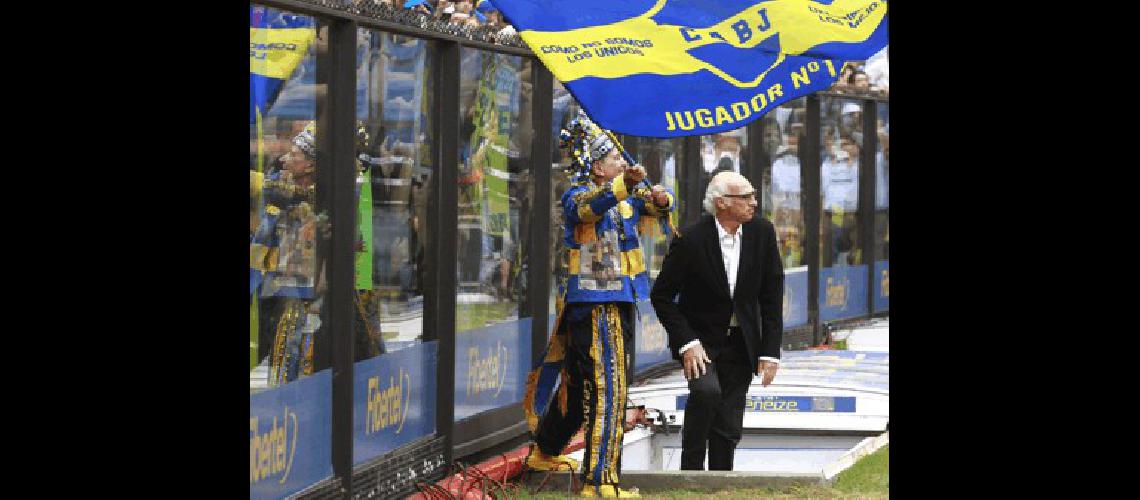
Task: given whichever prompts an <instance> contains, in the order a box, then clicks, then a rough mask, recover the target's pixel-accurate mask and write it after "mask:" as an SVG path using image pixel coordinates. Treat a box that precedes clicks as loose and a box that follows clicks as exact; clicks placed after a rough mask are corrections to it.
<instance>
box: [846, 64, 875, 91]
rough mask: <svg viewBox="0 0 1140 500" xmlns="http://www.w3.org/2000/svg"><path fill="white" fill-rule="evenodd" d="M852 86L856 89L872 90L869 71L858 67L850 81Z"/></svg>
mask: <svg viewBox="0 0 1140 500" xmlns="http://www.w3.org/2000/svg"><path fill="white" fill-rule="evenodd" d="M848 83H850V84H851V85H850V86H851V87H852V88H854V89H855V90H862V91H868V90H871V82H870V79H869V78H868V77H867V73H865V72H863V70H861V69H857V70H855V71H854V72H852V73H851V79H850V80H849V81H848Z"/></svg>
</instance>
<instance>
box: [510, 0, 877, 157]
mask: <svg viewBox="0 0 1140 500" xmlns="http://www.w3.org/2000/svg"><path fill="white" fill-rule="evenodd" d="M495 7H497V8H498V9H499V11H500V12H502V13H503V16H504V17H505V18H506V20H507V21H508V22H509V23H511V24H512V25H513V26H514V27H515V29H516V30H517V31H518V33H519V36H521V37H522V39H523V41H525V42H526V43H527V45H529V46H530V48H531V50H532V51H533V52H534V53H535V54H536V55H537V56H538V58H539V59H540V60H541V61H542V62H543V64H545V65H546V67H547V68H549V69H550V71H551V73H553V74H554V77H555V78H557V79H558V80H559V81H561V82H562V83H563V84H564V85H565V86H566V88H567V89H568V90H569V91H570V93H572V94H573V95H574V97H575V98H576V99H577V100H578V102H579V103H581V105H582V107H583V108H585V109H586V111H587V112H588V113H589V115H590V117H591V118H593V119H594V121H595V122H596V123H598V124H599V125H600V126H602V127H604V128H608V129H611V130H613V131H615V132H620V133H624V134H629V135H636V136H643V137H678V136H686V135H705V134H711V133H716V132H723V131H728V130H734V129H737V128H740V127H743V126H744V125H746V124H748V123H749V122H751V121H753V120H755V119H757V118H759V117H760V116H763V115H764V114H765V113H767V112H768V111H770V110H772V109H775V108H776V107H777V106H779V105H780V104H781V103H784V102H786V101H789V100H792V99H796V98H799V97H802V96H805V95H808V94H811V93H813V92H817V91H820V90H825V89H827V88H829V87H830V86H831V85H832V84H833V83H834V82H835V80H836V79H837V78H838V76H839V70H840V69H841V68H842V66H843V62H844V61H848V60H863V59H866V58H868V57H870V56H871V55H873V54H875V53H876V52H878V51H879V50H880V49H882V48H883V47H885V46H886V44H887V24H888V23H887V4H886V2H885V1H881V0H830V1H829V0H821V1H810V0H764V1H757V0H720V1H716V2H710V1H708V0H628V1H623V2H615V1H613V0H579V1H575V2H572V3H568V2H562V1H555V0H495Z"/></svg>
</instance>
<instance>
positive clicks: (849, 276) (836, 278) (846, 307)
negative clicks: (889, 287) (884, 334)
mask: <svg viewBox="0 0 1140 500" xmlns="http://www.w3.org/2000/svg"><path fill="white" fill-rule="evenodd" d="M868 312H869V311H868V309H867V266H865V265H861V266H843V267H825V268H823V269H820V270H819V319H820V320H821V321H832V320H837V319H845V318H853V317H857V316H865V315H866V314H867V313H868Z"/></svg>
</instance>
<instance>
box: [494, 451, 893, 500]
mask: <svg viewBox="0 0 1140 500" xmlns="http://www.w3.org/2000/svg"><path fill="white" fill-rule="evenodd" d="M888 448H890V446H889V445H888V446H884V447H882V448H880V449H879V451H876V452H875V453H872V454H871V455H868V456H866V457H863V458H862V459H860V460H859V461H858V462H856V463H855V465H852V466H851V467H850V468H848V469H847V470H845V471H843V473H841V474H839V476H838V477H836V478H835V483H834V484H833V485H832V486H831V487H827V486H820V485H815V484H812V485H793V486H786V487H771V488H737V489H729V490H717V491H702V490H673V491H667V492H655V493H642V495H641V497H642V498H648V499H682V498H684V499H693V498H714V499H717V500H729V499H750V498H860V499H862V498H889V497H890V491H889V489H888V483H889V481H888V479H889V474H888V472H889V470H888V457H889V453H890V452H889V450H888ZM566 497H567V495H566V492H559V493H554V492H542V493H538V494H531V493H529V492H527V491H524V490H522V489H519V488H513V489H512V490H511V492H510V495H509V496H507V497H506V498H512V499H543V500H552V499H555V498H566Z"/></svg>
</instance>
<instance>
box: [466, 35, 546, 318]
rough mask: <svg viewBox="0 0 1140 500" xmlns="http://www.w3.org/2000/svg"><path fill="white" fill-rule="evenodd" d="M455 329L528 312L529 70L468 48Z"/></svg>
mask: <svg viewBox="0 0 1140 500" xmlns="http://www.w3.org/2000/svg"><path fill="white" fill-rule="evenodd" d="M460 71H461V75H460V80H461V83H460V115H461V125H460V136H459V139H460V140H459V157H460V162H461V163H460V167H459V207H458V208H459V227H458V228H457V231H458V245H459V249H458V262H457V266H456V272H457V273H458V279H457V282H458V296H457V300H456V325H455V326H456V333H462V332H466V331H470V330H475V329H479V328H483V327H486V326H491V325H494V324H497V323H502V322H505V321H511V320H517V319H520V318H522V317H526V316H528V315H529V314H528V311H527V307H526V273H527V271H526V265H527V255H528V251H526V247H525V245H526V241H527V238H526V235H527V234H528V233H527V231H528V230H529V224H530V213H531V208H530V204H531V197H530V195H529V189H530V188H531V186H530V173H529V169H528V166H529V165H530V163H531V151H530V149H531V135H532V134H533V130H532V128H533V127H531V125H530V117H531V108H530V106H531V105H530V96H531V90H530V86H531V83H530V71H531V61H529V60H526V59H523V58H522V57H518V56H509V55H504V54H493V53H488V52H481V51H479V50H474V49H467V48H464V49H463V51H462V55H461V66H460Z"/></svg>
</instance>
